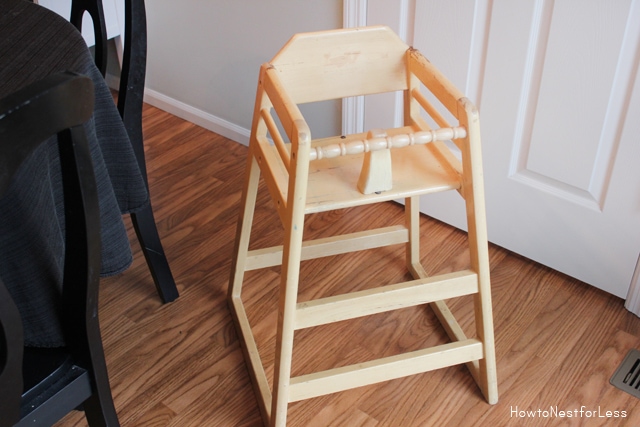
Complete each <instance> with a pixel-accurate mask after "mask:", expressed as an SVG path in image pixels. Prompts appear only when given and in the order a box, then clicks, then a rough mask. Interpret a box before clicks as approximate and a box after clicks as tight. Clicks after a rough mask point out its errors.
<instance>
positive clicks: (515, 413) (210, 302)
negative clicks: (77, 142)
mask: <svg viewBox="0 0 640 427" xmlns="http://www.w3.org/2000/svg"><path fill="white" fill-rule="evenodd" d="M144 133H145V139H146V150H147V161H148V169H149V171H148V173H149V182H150V186H151V196H152V201H153V205H154V209H155V214H156V218H157V221H158V226H159V231H160V235H161V237H162V239H163V243H164V248H165V251H166V253H167V256H168V258H169V261H170V263H171V267H172V269H173V274H174V276H175V278H176V281H177V283H178V286H179V290H180V293H181V296H180V298H179V299H178V300H177V301H175V302H173V303H171V304H167V305H162V304H161V303H160V300H159V298H158V296H157V294H156V293H155V288H154V285H153V283H152V280H151V276H150V275H149V273H148V270H147V267H146V265H145V263H144V260H143V258H142V255H141V253H140V250H139V247H138V243H137V241H136V239H135V236H134V234H133V232H132V229H131V226H130V222H129V220H128V218H127V219H126V223H127V226H128V228H129V232H130V236H131V241H132V248H133V251H134V263H133V265H132V266H131V268H130V269H129V270H128V271H126V272H125V273H124V274H122V275H119V276H117V277H111V278H107V279H103V281H102V284H101V291H100V298H101V300H100V320H101V326H102V332H103V339H104V346H105V352H106V358H107V363H108V369H109V374H110V378H111V385H112V389H113V395H114V400H115V406H116V409H117V411H118V414H119V417H120V422H121V424H122V426H123V427H132V426H176V427H191V426H203V427H208V426H213V427H216V426H223V427H225V426H230V427H232V426H247V427H248V426H260V425H261V419H260V414H259V411H258V407H257V403H256V399H255V397H254V393H253V389H252V386H251V383H250V380H249V375H248V373H247V368H246V366H245V363H244V360H243V356H242V352H241V350H240V347H239V343H238V339H237V336H236V332H235V330H234V327H233V324H232V321H231V316H230V315H229V311H228V309H227V305H226V288H227V284H228V279H229V269H230V262H231V259H230V258H231V254H232V248H233V239H234V236H235V225H236V220H237V216H238V204H239V199H240V191H241V187H242V181H243V177H244V166H245V158H246V154H247V148H246V147H244V146H242V145H240V144H237V143H234V142H232V141H229V140H227V139H225V138H223V137H221V136H219V135H216V134H214V133H211V132H209V131H206V130H204V129H202V128H199V127H197V126H195V125H193V124H190V123H188V122H185V121H183V120H181V119H178V118H176V117H174V116H171V115H170V114H167V113H165V112H162V111H160V110H158V109H155V108H153V107H150V106H145V112H144ZM258 205H259V206H258V209H257V212H256V218H255V229H254V230H255V233H254V243H255V244H256V245H261V244H264V245H266V244H269V243H274V242H277V241H278V239H279V238H281V237H282V229H281V227H280V225H279V222H278V218H277V216H276V214H275V212H274V210H273V209H272V205H271V202H270V200H269V199H268V198H267V193H266V191H263V192H261V195H260V197H259V201H258ZM402 220H403V216H402V208H401V206H399V205H396V204H393V203H386V204H383V205H379V206H378V207H376V208H374V209H371V208H366V209H348V210H345V211H339V212H333V213H328V214H319V215H315V216H313V217H311V218H310V220H309V221H308V224H307V229H306V231H305V233H306V236H308V237H313V236H319V235H327V234H330V233H340V232H345V231H349V230H354V229H355V228H357V227H363V226H364V227H373V226H376V225H378V224H381V223H382V222H383V221H388V222H391V223H402ZM422 231H423V236H424V238H423V239H422V242H421V245H422V248H423V262H424V265H425V268H426V269H427V271H428V272H429V273H438V272H445V271H447V270H452V269H460V268H463V267H464V266H465V265H466V264H467V263H468V259H467V255H466V252H465V242H466V236H465V234H464V233H463V232H460V231H458V230H455V229H453V228H451V227H449V226H447V225H444V224H442V223H439V222H437V221H435V220H432V219H429V218H426V217H425V218H423V220H422ZM490 252H491V272H492V284H493V304H494V322H495V332H496V343H497V344H496V345H497V362H498V380H499V391H500V401H499V403H498V404H497V405H494V406H491V405H488V404H487V403H485V401H484V400H483V398H482V396H481V394H480V392H479V390H478V389H477V387H476V386H475V383H474V382H473V381H472V379H471V376H470V375H469V374H468V372H467V371H466V368H465V367H464V366H461V367H452V368H446V369H442V370H439V371H435V372H430V373H425V374H421V375H416V376H413V377H408V378H404V379H400V380H394V381H390V382H387V383H382V384H378V385H373V386H368V387H363V388H359V389H355V390H350V391H346V392H342V393H337V394H334V395H329V396H324V397H320V398H315V399H311V400H308V401H303V402H298V403H294V404H291V405H290V407H289V408H290V409H289V425H291V426H305V427H307V426H318V427H320V426H349V427H352V426H367V427H374V426H394V427H395V426H400V427H413V426H511V425H513V426H521V425H528V426H546V425H589V426H591V425H593V426H596V425H598V426H599V425H606V426H618V425H619V426H622V425H628V426H640V408H639V405H638V400H637V399H636V398H634V397H631V396H629V395H627V394H626V393H624V392H622V391H620V390H618V389H616V388H614V387H613V386H611V385H610V384H609V378H610V377H611V375H612V374H613V372H614V371H615V369H616V367H617V366H618V365H619V363H620V362H621V360H622V359H623V358H624V356H625V354H626V353H627V351H628V350H629V349H631V348H638V347H640V319H638V318H637V317H635V316H634V315H632V314H630V313H629V312H627V311H625V309H624V308H623V301H622V300H621V299H619V298H616V297H613V296H610V295H608V294H606V293H604V292H602V291H599V290H597V289H594V288H592V287H589V286H587V285H585V284H583V283H581V282H578V281H577V280H574V279H571V278H569V277H566V276H564V275H562V274H559V273H557V272H555V271H553V270H551V269H549V268H546V267H544V266H541V265H539V264H536V263H534V262H531V261H529V260H527V259H524V258H522V257H520V256H517V255H514V254H513V253H510V252H508V251H506V250H504V249H501V248H499V247H495V246H492V247H491V248H490ZM277 274H278V269H276V268H271V269H267V270H264V271H260V272H257V273H251V274H248V275H247V280H248V282H247V284H246V285H245V300H246V301H247V306H248V311H249V312H250V319H251V321H252V324H253V325H254V330H255V334H256V337H257V341H258V345H259V347H260V349H261V352H262V353H263V359H264V360H265V363H267V364H269V363H270V362H272V361H273V358H274V348H273V345H274V342H275V338H274V332H275V331H274V329H275V318H276V316H275V312H274V309H275V304H276V296H277V291H276V286H277V280H278V276H277ZM406 277H407V275H406V272H405V271H404V267H403V258H402V247H398V248H397V249H395V248H387V249H381V250H374V251H369V252H365V253H361V254H357V255H355V256H354V255H352V256H342V257H340V256H338V257H331V258H329V259H324V260H315V261H309V262H306V263H305V264H304V265H303V269H302V283H303V285H302V287H301V298H303V299H304V298H309V297H311V296H313V295H317V294H319V293H322V294H331V293H336V292H342V291H344V290H348V289H356V288H364V287H367V286H370V285H371V284H376V285H378V284H381V283H391V282H393V281H398V280H400V279H403V278H406ZM451 306H452V309H453V311H454V313H456V314H457V315H458V317H459V319H460V321H461V323H462V325H463V327H464V328H465V329H466V330H467V331H468V333H471V327H472V321H473V314H472V309H471V306H470V300H468V299H464V298H463V299H460V300H457V301H455V302H452V303H451ZM444 340H445V333H444V331H443V330H442V329H441V327H440V326H438V324H437V321H436V319H435V316H434V315H433V314H432V313H431V312H430V310H429V309H428V308H426V307H416V308H411V309H403V310H400V311H399V312H395V313H387V314H380V315H376V316H373V318H369V319H366V320H355V321H350V322H343V323H340V324H335V325H332V326H328V327H318V328H315V329H313V330H310V331H303V332H300V333H299V334H298V335H297V336H296V347H295V348H296V352H295V355H294V357H295V360H294V373H303V372H308V371H310V370H317V369H323V368H328V367H332V366H336V365H340V364H349V363H354V362H356V361H361V360H366V359H367V358H372V357H379V356H384V355H391V354H395V353H397V352H400V351H403V350H407V349H417V348H421V347H423V346H426V345H431V344H434V343H438V342H444ZM314 354H315V356H314ZM312 356H313V357H312ZM267 372H268V373H271V372H272V369H271V368H267ZM525 411H530V414H529V415H527V414H526V412H525ZM556 411H557V412H556ZM607 411H611V412H612V415H615V412H613V411H619V412H618V415H625V417H622V416H620V417H617V418H613V417H606V416H607ZM556 415H557V416H556ZM562 415H564V416H562ZM83 425H86V421H85V420H84V416H83V414H82V413H78V412H76V413H73V414H70V415H69V416H67V417H66V418H65V419H64V420H62V421H61V422H60V423H59V424H58V426H59V427H61V426H83Z"/></svg>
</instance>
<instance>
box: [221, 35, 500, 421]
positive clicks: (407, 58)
mask: <svg viewBox="0 0 640 427" xmlns="http://www.w3.org/2000/svg"><path fill="white" fill-rule="evenodd" d="M394 91H403V93H404V125H403V126H401V127H398V128H393V129H370V130H369V131H368V132H365V133H362V134H354V135H338V136H335V137H329V138H323V139H319V140H313V139H312V138H311V130H310V129H309V127H308V125H307V121H306V119H305V118H304V117H303V116H302V114H301V112H300V110H299V108H298V105H299V104H302V103H307V102H315V101H324V100H329V99H341V98H344V97H351V96H359V95H369V94H376V93H382V92H394ZM425 93H426V94H427V95H425ZM434 98H435V101H436V102H437V104H436V102H434V101H433V99H434ZM448 117H453V120H455V122H453V123H454V124H453V125H451V124H449V122H450V121H451V119H448ZM280 129H283V130H284V134H282V133H281V131H280ZM479 131H480V128H479V121H478V112H477V110H476V108H475V106H474V105H473V104H472V103H471V102H470V101H469V100H468V99H466V98H465V97H464V96H463V95H462V93H460V92H459V91H458V89H456V88H455V87H454V86H453V85H452V84H451V83H450V82H449V81H448V80H447V79H446V78H445V77H444V76H443V75H442V74H441V73H440V72H439V71H438V70H437V69H436V68H435V67H434V66H433V65H432V64H430V63H429V61H427V60H426V59H425V58H424V57H423V56H422V55H421V54H420V53H419V52H418V51H417V50H415V49H413V48H410V47H409V46H407V45H406V44H405V43H404V42H402V40H400V38H399V37H398V36H397V35H395V34H394V33H393V32H392V31H391V30H390V29H389V28H387V27H383V26H376V27H363V28H356V29H344V30H332V31H323V32H315V33H302V34H297V35H295V36H294V37H293V38H292V39H291V40H290V41H289V42H288V43H287V44H286V45H285V46H284V47H283V48H282V49H281V51H280V52H279V53H278V54H277V55H276V56H275V57H274V58H273V60H272V61H270V62H269V63H267V64H264V65H263V66H262V68H261V70H260V78H259V82H258V90H257V95H256V104H255V110H254V117H253V125H252V131H251V139H250V145H249V157H248V160H247V171H246V179H245V186H244V189H243V195H242V200H241V213H240V218H239V221H238V228H237V235H236V243H235V249H234V257H233V265H232V271H231V280H230V286H229V303H230V308H231V312H232V314H233V317H234V320H235V323H236V327H237V330H238V333H239V336H240V341H241V343H242V346H243V349H244V352H245V357H246V359H247V363H248V366H249V371H250V374H251V377H252V379H253V382H254V384H255V386H256V391H257V395H258V402H259V406H260V409H261V411H262V414H263V418H264V421H265V425H270V426H284V425H286V417H287V407H288V404H289V403H290V402H295V401H299V400H304V399H309V398H312V397H316V396H321V395H324V394H328V393H334V392H339V391H343V390H347V389H350V388H354V387H359V386H363V385H368V384H373V383H376V382H380V381H386V380H390V379H394V378H399V377H403V376H407V375H412V374H417V373H422V372H426V371H430V370H434V369H439V368H443V367H446V366H452V365H457V364H461V363H466V364H467V366H468V367H469V370H470V371H471V374H472V375H473V377H474V379H475V380H476V382H477V383H478V386H479V388H480V390H481V391H482V393H483V394H484V396H485V398H486V400H487V401H488V402H489V403H496V402H497V399H498V391H497V378H496V367H495V349H494V337H493V320H492V313H491V311H492V310H491V290H490V283H489V259H488V248H487V245H488V243H487V236H486V224H485V213H484V193H483V183H482V160H481V153H480V134H479ZM446 141H450V143H452V144H453V145H454V146H455V147H457V149H458V150H459V153H454V151H452V150H451V149H450V148H449V147H450V146H451V145H450V144H449V145H448V144H447V143H446ZM261 174H262V176H263V178H264V181H265V183H266V186H267V188H268V190H269V193H270V195H271V198H272V199H273V201H274V203H275V207H276V210H277V212H278V214H279V217H280V220H281V221H282V224H283V227H284V231H285V233H284V240H283V244H282V245H278V246H274V247H267V248H259V249H252V250H249V240H250V236H251V227H252V222H253V211H254V209H255V203H256V197H257V191H258V183H259V179H260V176H261ZM448 190H455V191H457V192H458V193H459V194H460V195H461V196H462V198H463V199H464V202H465V206H466V215H467V219H468V243H469V258H470V266H469V268H467V269H463V270H462V271H455V272H451V273H446V274H442V275H438V276H434V277H429V276H428V275H427V273H426V271H425V269H424V268H423V267H422V264H421V259H420V254H419V247H420V245H419V233H420V213H419V208H418V206H419V197H420V196H422V195H425V194H429V193H435V192H440V191H448ZM397 199H404V202H405V212H406V213H405V224H404V225H389V226H386V227H381V228H374V229H366V230H364V231H362V230H360V231H359V230H354V231H353V232H350V233H347V234H343V235H339V236H327V237H323V238H319V239H314V240H304V239H303V234H304V229H305V225H304V224H305V217H306V215H308V214H312V213H318V212H324V211H330V210H337V209H344V208H349V207H354V206H361V205H367V204H372V203H380V202H387V201H391V200H397ZM364 224H365V225H366V221H365V222H364ZM397 244H404V245H405V248H406V265H407V269H408V271H409V272H410V273H411V275H412V276H413V279H412V280H408V281H404V282H401V283H396V284H386V285H384V286H378V287H374V288H371V289H365V290H360V291H356V292H351V293H346V294H341V295H334V296H328V297H322V298H318V299H315V300H311V301H304V302H299V301H298V286H299V279H300V277H299V276H300V263H301V262H302V261H305V260H310V259H314V258H319V257H326V256H331V255H337V254H347V253H350V252H355V251H363V250H369V249H374V248H379V247H384V246H389V245H397ZM277 265H281V273H280V276H281V280H280V292H279V303H278V323H277V327H276V355H275V366H274V371H275V372H274V379H273V387H271V386H270V385H269V381H268V379H267V376H266V373H265V369H264V366H263V364H262V359H261V357H260V354H259V351H258V347H257V345H256V342H255V339H254V337H253V332H252V328H251V324H250V322H249V317H248V316H247V313H246V309H245V306H244V304H243V302H242V286H243V282H244V276H245V272H247V271H251V270H257V269H261V268H267V267H273V266H277ZM321 273H322V272H319V274H321ZM363 274H367V272H363ZM371 280H372V281H375V278H372V279H371ZM464 295H474V299H473V304H474V310H475V326H476V330H475V336H472V337H467V336H466V335H465V333H464V331H463V329H462V328H461V327H460V325H459V324H458V322H457V320H456V319H455V317H454V316H453V315H452V313H451V311H450V310H449V308H448V307H447V304H446V303H445V302H444V300H446V299H450V298H456V297H460V296H464ZM426 303H429V304H430V306H431V307H432V309H433V310H434V312H435V314H436V316H437V317H438V319H439V320H440V322H441V323H442V326H443V328H444V330H445V331H446V332H447V334H448V336H449V337H450V339H451V342H449V343H445V344H441V345H438V346H435V347H431V348H426V349H421V350H416V351H412V352H409V353H405V354H398V355H395V356H390V357H384V358H380V359H377V360H370V361H363V362H361V363H356V364H354V365H350V366H342V367H339V368H334V369H328V370H325V371H321V372H314V373H310V374H305V375H301V376H298V377H292V376H291V367H292V357H293V344H294V342H293V341H294V340H293V338H294V335H295V331H297V330H300V329H305V328H310V327H314V326H319V325H325V324H328V323H334V322H338V321H344V320H348V319H354V318H357V317H362V316H368V315H373V314H376V313H382V312H385V311H391V310H396V309H400V308H405V307H411V306H416V305H421V304H426Z"/></svg>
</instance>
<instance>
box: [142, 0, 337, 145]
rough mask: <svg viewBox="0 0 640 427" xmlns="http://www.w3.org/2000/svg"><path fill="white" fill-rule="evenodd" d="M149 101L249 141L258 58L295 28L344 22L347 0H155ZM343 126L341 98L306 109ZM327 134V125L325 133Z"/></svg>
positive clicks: (150, 11) (314, 124)
mask: <svg viewBox="0 0 640 427" xmlns="http://www.w3.org/2000/svg"><path fill="white" fill-rule="evenodd" d="M146 5H147V6H146V7H147V21H148V34H149V41H148V69H147V80H146V87H147V98H146V100H147V102H150V103H151V104H155V105H157V106H160V107H161V108H164V109H166V110H169V111H171V112H172V113H174V114H177V115H180V116H182V117H184V118H187V119H189V120H191V121H194V122H197V123H198V124H201V125H202V126H205V127H208V128H210V129H212V130H214V131H217V132H218V133H221V134H225V132H226V131H227V130H228V131H229V132H226V133H227V134H226V135H225V136H228V137H230V138H232V139H235V140H237V141H239V142H242V143H246V142H247V140H248V132H249V128H250V127H251V116H252V113H253V103H254V97H255V90H256V84H257V77H258V70H259V67H260V64H261V63H263V62H265V61H268V60H269V59H270V58H271V57H273V56H274V55H275V54H276V52H277V51H278V49H279V48H280V47H281V46H282V45H283V44H284V43H285V42H286V41H287V40H288V39H289V38H290V37H291V35H293V34H294V33H297V32H304V31H317V30H323V29H331V28H340V27H342V1H341V0H304V1H302V0H181V1H179V2H176V1H175V0H153V1H148V2H147V3H146ZM303 113H304V114H306V115H308V116H309V121H310V126H311V129H312V131H313V132H316V130H317V132H316V133H315V134H314V136H318V135H317V134H318V133H324V132H325V131H326V130H327V129H330V132H339V129H340V121H341V112H340V104H339V103H335V102H334V103H324V104H322V105H317V106H310V107H307V108H305V110H303ZM327 133H328V132H327Z"/></svg>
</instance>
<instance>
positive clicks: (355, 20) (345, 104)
mask: <svg viewBox="0 0 640 427" xmlns="http://www.w3.org/2000/svg"><path fill="white" fill-rule="evenodd" d="M342 7H343V14H342V16H343V17H342V26H343V27H344V28H352V27H362V26H365V25H367V0H344V1H343V3H342ZM361 132H364V97H363V96H356V97H351V98H345V99H343V100H342V134H343V135H349V134H353V133H361Z"/></svg>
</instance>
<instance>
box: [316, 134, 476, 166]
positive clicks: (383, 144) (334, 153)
mask: <svg viewBox="0 0 640 427" xmlns="http://www.w3.org/2000/svg"><path fill="white" fill-rule="evenodd" d="M466 136H467V130H466V129H465V128H464V127H462V126H456V127H449V128H440V129H433V130H426V131H419V132H411V133H404V134H398V135H392V136H382V137H376V138H368V139H359V140H356V141H349V142H341V143H337V144H330V145H326V146H324V147H312V148H311V151H310V153H309V160H320V159H331V158H335V157H340V156H348V155H353V154H361V153H367V152H370V151H379V150H385V149H389V148H401V147H406V146H409V145H417V144H427V143H429V142H433V141H449V140H454V139H459V138H465V137H466Z"/></svg>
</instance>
